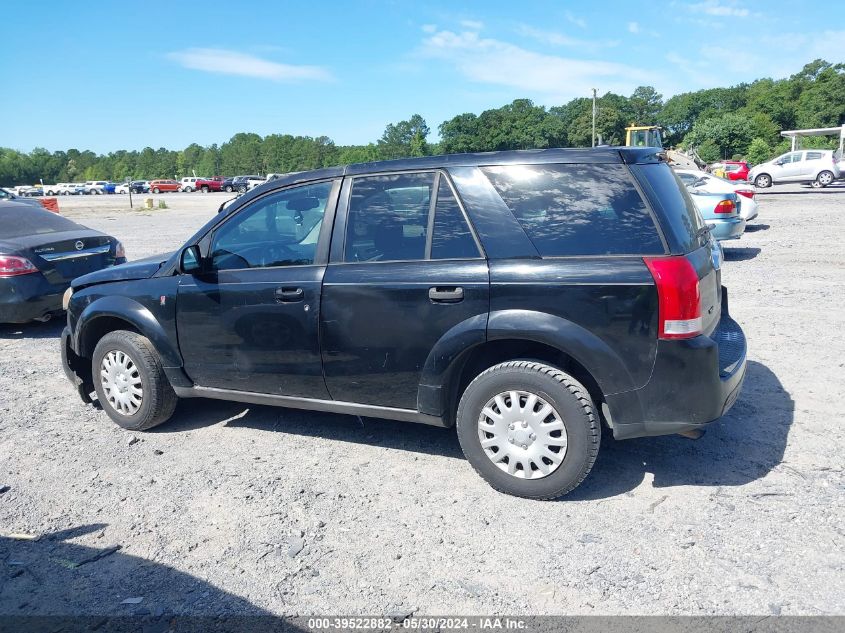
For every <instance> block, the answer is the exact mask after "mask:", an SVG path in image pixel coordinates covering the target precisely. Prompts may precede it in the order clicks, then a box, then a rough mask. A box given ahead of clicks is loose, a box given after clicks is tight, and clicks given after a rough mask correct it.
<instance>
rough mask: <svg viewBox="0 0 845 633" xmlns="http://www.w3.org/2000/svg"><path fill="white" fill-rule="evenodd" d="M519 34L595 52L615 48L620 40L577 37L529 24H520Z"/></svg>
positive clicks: (544, 41)
mask: <svg viewBox="0 0 845 633" xmlns="http://www.w3.org/2000/svg"><path fill="white" fill-rule="evenodd" d="M516 32H517V33H518V34H519V35H522V36H525V37H530V38H531V39H533V40H537V41H538V42H540V43H542V44H551V45H552V46H573V47H576V48H579V49H581V50H586V51H590V52H595V51H597V50H600V49H604V48H613V47H614V46H619V44H620V43H621V42H620V41H619V40H585V39H581V38H577V37H570V36H568V35H566V34H564V33H558V32H556V31H544V30H542V29H535V28H534V27H532V26H528V25H527V24H520V25H519V26H517V28H516Z"/></svg>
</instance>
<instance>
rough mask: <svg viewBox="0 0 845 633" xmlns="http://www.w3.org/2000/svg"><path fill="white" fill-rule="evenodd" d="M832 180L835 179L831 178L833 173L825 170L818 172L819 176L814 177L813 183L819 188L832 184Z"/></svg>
mask: <svg viewBox="0 0 845 633" xmlns="http://www.w3.org/2000/svg"><path fill="white" fill-rule="evenodd" d="M834 180H836V179H835V178H834V177H833V172H832V171H827V170H825V171H820V172H819V175H818V176H816V180H815V182H816V183H817V184H818V186H819V187H827V186H828V185H830V184H832V183H833V181H834Z"/></svg>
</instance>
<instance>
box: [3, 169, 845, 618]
mask: <svg viewBox="0 0 845 633" xmlns="http://www.w3.org/2000/svg"><path fill="white" fill-rule="evenodd" d="M228 197H229V196H227V195H224V194H208V195H202V194H170V195H164V196H155V198H157V199H159V198H160V199H163V200H165V201H166V202H167V204H168V206H169V207H170V208H169V209H167V210H158V209H156V210H154V211H142V212H139V211H133V212H130V211H128V209H124V208H123V207H127V206H128V200H127V198H126V197H119V196H103V197H82V198H62V199H61V203H60V204H61V207H62V209H63V212H64V213H65V214H66V215H68V216H70V217H73V218H74V219H77V220H78V221H80V222H82V223H84V224H87V225H89V226H91V227H94V228H97V229H100V230H103V231H106V232H108V233H111V234H113V235H115V236H116V237H118V238H119V239H121V240H123V241H124V243H125V245H126V248H127V251H128V254H129V257H130V258H138V257H143V256H147V255H151V254H154V253H156V252H160V251H166V250H171V249H174V248H176V247H177V246H178V245H180V244H181V242H182V241H183V240H184V239H185V238H186V237H188V236H189V235H190V234H191V233H192V232H193V231H194V230H195V229H196V228H198V227H199V226H200V225H201V224H202V223H203V222H204V221H205V220H206V219H207V218H209V217H210V216H211V215H213V214H214V212H215V211H216V207H217V205H218V204H219V203H220V202H221V201H223V200H225V199H228ZM759 199H760V201H761V205H760V217H759V218H758V219H757V220H756V221H755V222H754V223H752V226H751V227H750V228H749V230H748V232H747V233H746V234H745V235H744V237H743V238H742V240H741V241H740V242H738V243H737V244H736V245H734V246H729V247H727V248H726V255H727V259H728V261H727V262H726V264H725V267H724V282H725V284H726V285H727V286H728V287H729V288H730V292H731V295H730V296H731V313H732V315H733V316H734V318H736V319H737V320H738V321H739V322H740V323H741V324H742V326H743V327H744V328H745V332H746V334H747V336H748V339H749V347H750V352H749V357H750V361H749V374H748V378H747V380H746V383H745V387H744V390H743V393H742V395H741V397H740V399H739V401H738V402H737V404H736V405H735V406H734V408H733V409H732V411H731V412H730V414H729V415H728V416H726V418H725V419H724V420H723V421H722V422H721V423H719V424H718V425H715V426H714V427H713V428H711V429H710V430H709V432H708V433H707V434H706V435H705V437H704V438H702V439H701V440H698V441H695V442H694V441H691V440H687V439H684V438H681V437H663V438H652V439H637V440H629V441H624V442H613V441H606V442H605V443H603V445H602V448H601V452H600V454H599V459H598V462H597V463H596V466H595V468H594V470H593V472H592V474H591V475H590V477H589V478H588V480H587V481H586V482H585V483H584V484H583V485H582V486H581V487H580V488H579V489H578V490H576V491H575V493H574V494H573V495H571V496H570V497H568V498H566V499H565V500H562V501H558V502H533V501H526V500H521V499H516V498H512V497H507V496H504V495H501V494H498V493H496V492H494V491H493V490H492V489H491V488H489V487H488V486H487V485H486V484H485V483H484V482H483V481H482V480H481V479H480V478H479V477H478V476H477V475H476V474H475V473H474V472H473V470H472V469H471V468H470V466H469V464H467V462H465V461H464V459H463V457H462V455H461V452H460V448H459V447H458V442H457V439H456V436H455V433H454V431H452V430H442V429H436V428H428V427H424V426H417V425H413V424H403V423H399V422H390V421H382V420H374V419H363V420H359V419H357V418H355V417H350V416H341V415H328V414H314V413H308V412H300V411H294V410H284V409H274V408H265V407H253V406H250V407H245V406H243V405H239V404H228V403H224V402H215V401H201V400H194V401H186V402H183V403H181V404H180V405H179V409H178V410H177V413H176V416H175V418H174V420H172V421H171V422H170V423H168V424H166V425H164V426H163V427H159V428H158V429H156V430H155V431H154V432H151V433H146V434H137V435H132V434H130V433H127V432H125V431H122V430H121V429H119V428H118V427H117V426H115V425H114V424H112V423H111V421H109V420H108V418H107V417H106V415H105V414H103V413H101V412H98V411H96V410H94V409H93V408H92V407H90V406H84V405H83V404H82V403H81V402H80V400H79V398H78V397H76V395H75V394H74V393H73V391H72V390H71V387H70V385H69V384H68V382H67V381H66V379H65V377H64V375H63V373H62V370H61V367H60V359H59V352H58V335H59V333H60V331H61V327H62V324H61V323H56V322H54V323H49V324H46V325H38V324H35V325H31V326H25V327H19V326H0V490H2V489H3V488H2V487H4V486H9V487H10V488H9V489H8V490H7V491H5V492H3V493H2V494H0V614H16V615H28V614H98V615H128V614H145V613H152V614H161V613H162V612H164V613H177V614H211V615H214V614H219V613H259V612H265V613H266V612H269V613H274V614H321V613H387V612H401V613H411V612H416V613H418V614H449V613H456V612H458V613H476V614H488V613H490V614H492V613H542V614H545V613H566V614H599V613H601V614H665V613H669V614H763V615H766V614H779V613H783V614H845V573H843V572H845V554H843V552H845V528H844V526H845V520H844V519H845V513H844V512H843V508H845V479H843V458H842V455H843V448H845V444H844V443H843V437H845V431H843V423H842V422H843V416H844V415H845V398H843V397H842V396H843V387H842V384H843V383H842V381H843V376H845V371H843V367H845V360H843V359H845V334H843V332H845V291H844V290H845V289H844V288H843V286H845V284H843V279H845V263H844V262H845V247H843V244H845V185H839V186H836V187H831V188H829V189H826V190H821V191H818V190H811V189H807V188H802V187H799V186H793V187H779V188H775V189H770V190H768V191H767V192H764V193H762V194H761V195H760V197H759ZM137 201H138V197H136V204H137ZM14 533H23V534H29V535H40V538H39V539H38V540H37V541H27V540H20V539H19V538H12V537H11V536H10V535H12V534H14ZM115 548H119V549H115ZM98 557H99V558H98ZM132 598H143V599H142V600H140V601H138V600H131V601H130V602H128V603H125V602H124V601H126V600H127V599H132Z"/></svg>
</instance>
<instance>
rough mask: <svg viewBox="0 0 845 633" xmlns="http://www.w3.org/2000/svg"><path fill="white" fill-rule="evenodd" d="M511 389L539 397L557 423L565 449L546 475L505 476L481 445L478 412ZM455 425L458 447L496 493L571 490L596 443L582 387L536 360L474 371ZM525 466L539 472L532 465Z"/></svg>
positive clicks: (545, 494) (554, 494)
mask: <svg viewBox="0 0 845 633" xmlns="http://www.w3.org/2000/svg"><path fill="white" fill-rule="evenodd" d="M511 390H516V391H526V392H529V393H531V394H536V395H537V396H539V397H541V398H543V399H544V400H545V401H546V402H547V403H548V404H550V405H551V406H552V407H553V408H554V409H555V410H556V412H557V413H558V415H559V417H560V419H561V421H562V422H563V425H564V427H565V431H566V441H567V445H566V452H565V454H564V457H563V459H562V461H561V463H560V465H559V466H558V467H557V468H556V469H554V470H552V471H551V473H550V474H548V475H545V476H538V477H536V478H528V479H526V478H521V477H519V476H516V475H511V474H508V473H507V472H505V471H504V470H502V469H500V468H499V467H498V466H497V465H496V464H494V463H493V461H492V459H491V458H490V457H488V455H487V453H486V452H485V450H484V448H482V446H481V439H480V438H479V427H478V423H479V417H480V416H481V412H482V410H483V409H484V407H485V405H486V404H487V403H488V402H489V401H490V400H491V399H493V398H494V397H495V396H496V395H497V394H501V393H503V392H507V391H511ZM520 407H521V405H520ZM456 424H457V430H458V440H459V441H460V444H461V448H462V449H463V452H464V455H465V456H466V458H467V460H468V461H469V463H470V464H471V465H472V467H473V468H474V469H475V471H476V472H477V473H478V474H479V475H481V477H482V478H484V480H485V481H487V483H489V484H490V485H491V486H492V487H493V488H495V489H496V490H498V491H499V492H503V493H506V494H510V495H515V496H517V497H526V498H529V499H556V498H558V497H561V496H563V495H565V494H567V493H569V492H571V491H572V490H574V489H575V488H576V487H577V486H578V485H579V484H580V483H581V482H582V481H583V480H584V478H585V477H586V476H587V474H588V473H589V472H590V469H591V468H592V467H593V464H594V463H595V461H596V457H597V456H598V451H599V445H600V443H601V429H600V426H601V425H600V422H599V416H598V413H597V412H596V408H595V405H594V404H593V400H592V398H591V397H590V394H589V393H588V392H587V389H586V388H585V387H584V386H583V385H582V384H581V383H579V382H578V381H577V380H575V379H574V378H573V377H572V376H570V375H568V374H566V373H564V372H562V371H561V370H559V369H557V368H555V367H552V366H550V365H546V364H543V363H540V362H536V361H528V360H515V361H509V362H506V363H501V364H499V365H496V366H494V367H491V368H490V369H487V370H486V371H484V372H482V373H481V374H479V375H478V376H477V377H476V378H475V379H474V380H473V381H472V382H471V383H470V384H469V386H467V388H466V390H465V391H464V393H463V396H462V397H461V401H460V404H459V405H458V413H457V422H456ZM533 437H534V436H533V435H532V439H533ZM523 448H524V447H523ZM529 467H530V468H531V469H532V472H534V473H537V472H539V469H537V468H536V466H529ZM517 472H520V471H517Z"/></svg>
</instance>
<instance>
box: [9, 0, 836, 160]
mask: <svg viewBox="0 0 845 633" xmlns="http://www.w3.org/2000/svg"><path fill="white" fill-rule="evenodd" d="M129 4H130V3H124V2H97V1H92V2H87V3H85V4H80V3H78V2H58V1H55V2H42V3H39V10H38V11H37V12H36V11H35V10H34V9H33V6H32V5H31V4H28V3H23V2H8V3H4V5H5V6H4V10H3V25H4V29H3V35H2V36H1V37H0V76H3V77H4V79H5V87H6V90H5V95H4V97H5V98H3V99H2V100H0V146H6V147H14V148H17V149H20V150H24V151H29V150H31V149H32V148H33V147H36V146H40V147H46V148H47V149H50V150H56V149H67V148H70V147H75V148H78V149H93V150H94V151H96V152H108V151H111V150H115V149H141V148H143V147H145V146H151V147H154V148H158V147H167V148H170V149H181V148H183V147H185V146H187V145H188V144H190V143H192V142H196V143H199V144H201V145H209V144H211V143H222V142H224V141H226V140H227V139H229V138H230V137H231V136H232V134H234V133H236V132H242V131H250V132H257V133H259V134H262V135H265V134H270V133H290V134H302V135H310V136H317V135H321V134H325V135H328V136H330V137H331V138H332V139H334V140H335V142H337V143H338V144H348V143H366V142H369V141H374V140H376V139H377V138H378V137H379V136H380V135H381V132H382V130H383V129H384V126H385V124H387V123H391V122H395V121H399V120H401V119H405V118H407V117H409V116H410V115H411V114H414V113H419V114H421V115H423V117H425V119H426V120H427V122H428V124H429V126H430V127H431V129H432V131H433V132H436V129H437V126H438V125H439V124H440V123H441V122H442V121H443V120H445V119H447V118H450V117H452V116H454V115H455V114H459V113H462V112H476V113H478V112H481V111H482V110H484V109H486V108H490V107H498V106H501V105H503V104H505V103H508V102H510V101H512V100H513V99H515V98H519V97H528V98H530V99H533V100H534V101H535V102H536V103H540V104H543V105H549V106H551V105H558V104H562V103H565V102H566V101H568V100H569V99H571V98H573V97H577V96H588V95H589V93H590V88H592V87H596V88H598V89H599V93H600V94H601V93H604V92H606V91H614V92H619V93H622V94H626V95H628V94H630V93H631V91H632V90H633V89H634V88H635V87H636V86H638V85H643V84H646V85H653V86H655V87H656V88H657V89H658V90H659V91H660V92H662V93H663V94H664V96H666V97H668V96H670V95H672V94H676V93H678V92H685V91H688V90H697V89H699V88H707V87H714V86H724V85H730V84H734V83H738V82H741V81H750V80H753V79H756V78H758V77H763V76H772V77H784V76H788V75H790V74H792V73H794V72H795V71H797V70H799V69H800V68H801V67H802V66H803V65H804V64H805V63H806V62H808V61H810V60H812V59H814V58H816V57H824V58H826V59H827V60H828V61H831V62H838V61H845V19H843V18H841V17H839V18H837V17H834V16H835V15H838V14H837V13H835V12H831V11H830V6H831V5H830V4H829V3H822V2H811V1H807V0H805V1H804V2H801V3H799V2H794V1H792V2H784V1H782V0H770V1H767V2H738V1H734V0H696V1H693V2H677V1H674V2H659V1H655V2H648V3H645V2H641V3H640V2H637V3H635V2H614V1H612V0H602V1H600V2H589V3H586V2H561V1H556V2H555V1H551V0H549V1H545V0H537V1H529V0H524V1H523V2H514V1H513V0H507V1H499V0H485V1H483V2H465V3H460V2H455V1H454V0H452V1H440V0H417V1H416V2H412V1H406V0H392V1H389V0H383V1H377V0H357V1H356V0H353V1H351V2H331V1H329V0H324V1H320V0H311V1H310V2H261V1H258V0H254V1H253V2H249V3H245V4H244V5H243V6H246V7H248V8H246V9H241V8H237V7H238V6H239V4H240V3H233V2H231V1H229V2H216V1H214V0H204V1H203V2H201V3H191V2H172V1H171V2H159V1H156V0H148V1H145V2H136V3H131V4H133V5H134V6H129ZM819 16H826V17H823V18H822V19H819ZM433 136H434V135H433Z"/></svg>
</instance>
